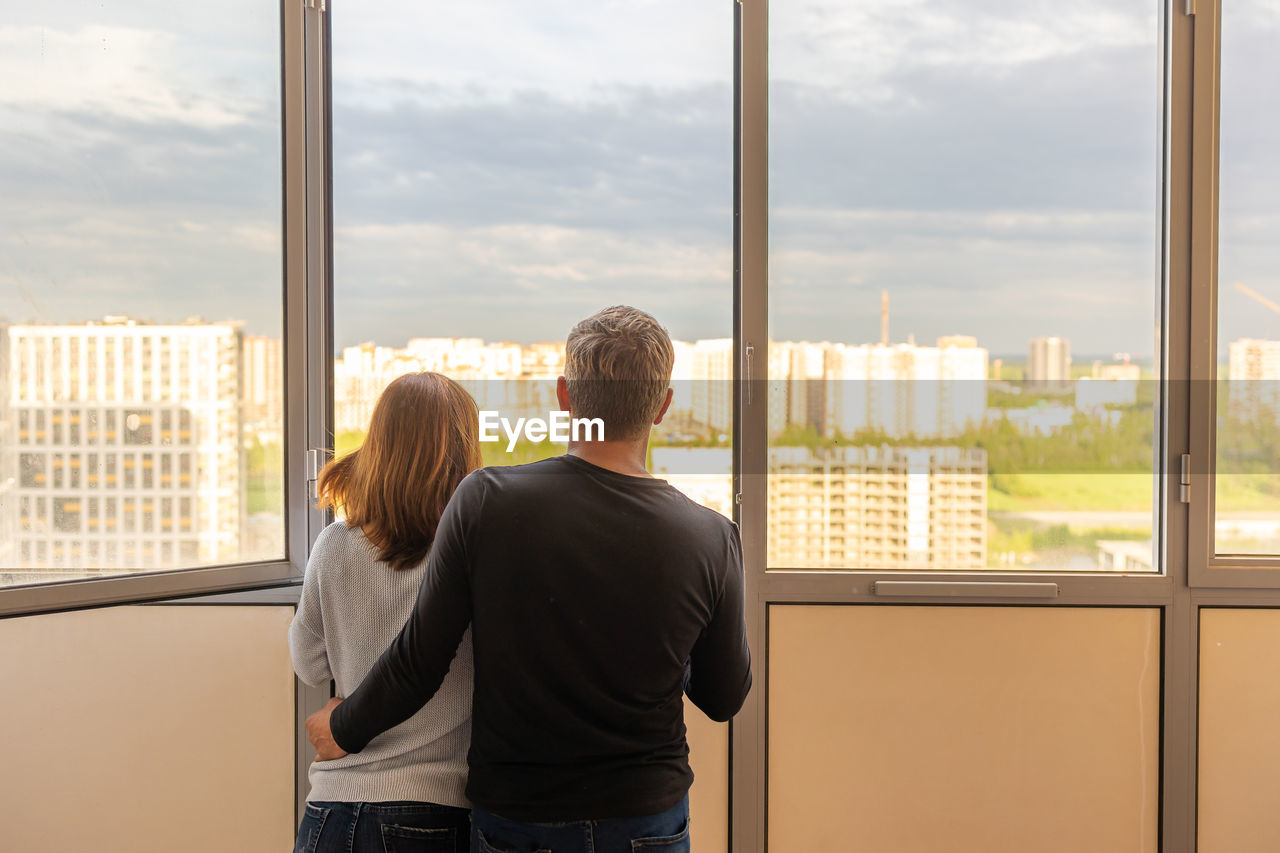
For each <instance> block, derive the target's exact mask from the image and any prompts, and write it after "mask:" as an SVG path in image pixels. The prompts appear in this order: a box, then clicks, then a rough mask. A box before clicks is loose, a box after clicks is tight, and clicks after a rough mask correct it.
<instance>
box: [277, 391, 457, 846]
mask: <svg viewBox="0 0 1280 853" xmlns="http://www.w3.org/2000/svg"><path fill="white" fill-rule="evenodd" d="M478 420H479V418H478V415H477V412H476V404H475V401H473V400H472V399H471V397H470V395H468V394H467V392H466V391H464V390H463V389H462V388H461V387H459V386H458V384H457V383H455V382H453V381H452V380H450V379H447V378H445V377H443V376H441V375H439V374H437V373H416V374H411V375H408V376H402V377H400V378H399V379H396V380H395V381H394V382H392V383H391V384H390V385H388V386H387V388H386V390H385V391H383V392H382V396H381V397H380V398H379V399H378V404H377V406H375V407H374V410H373V418H372V420H371V422H370V424H369V433H368V435H367V436H366V437H365V440H364V444H363V445H362V446H361V447H360V448H359V449H358V450H356V451H354V452H352V453H350V454H348V455H346V456H344V457H343V458H341V459H338V460H335V461H333V462H330V463H329V464H328V465H327V466H326V467H325V469H324V470H323V471H322V472H321V473H320V485H319V495H320V507H321V508H325V507H333V508H334V509H335V511H337V512H338V513H339V515H340V516H341V520H339V521H337V522H335V523H334V524H331V525H329V526H328V527H327V528H325V530H324V531H323V532H322V533H321V534H320V537H319V538H318V539H317V540H316V544H315V547H314V549H313V550H312V552H311V558H310V560H308V561H307V571H306V577H305V579H304V580H303V582H302V600H301V601H300V602H299V604H298V613H297V615H296V616H295V617H294V619H293V624H292V625H291V626H290V628H289V648H290V651H291V653H292V655H293V668H294V669H295V670H296V671H297V673H298V677H299V678H300V679H302V680H303V681H304V682H306V683H307V684H311V685H316V686H319V685H322V684H325V683H326V682H328V681H329V679H331V678H332V679H333V680H334V681H336V682H337V695H339V696H346V695H349V694H350V693H351V691H353V690H355V688H356V687H357V686H358V685H359V684H360V681H361V680H362V679H363V678H364V677H365V675H366V674H367V673H368V672H369V670H370V669H371V668H372V666H373V664H374V662H375V661H377V659H378V657H379V655H381V654H382V652H383V650H384V649H386V648H387V646H389V645H390V644H391V641H392V640H393V639H394V638H395V636H396V634H397V633H399V631H400V628H401V626H402V625H404V623H405V620H406V619H407V618H408V616H409V611H410V610H411V609H412V607H413V603H414V600H415V599H416V597H417V593H418V586H419V584H420V582H421V580H422V574H423V571H424V569H425V567H426V556H427V551H428V550H429V549H430V547H431V540H432V539H433V537H434V536H435V532H436V525H437V524H438V523H439V521H440V514H441V512H443V510H444V507H445V504H446V503H447V502H448V501H449V497H450V495H452V494H453V490H454V489H455V488H456V487H457V485H458V483H459V482H460V481H461V480H462V478H463V477H465V476H466V475H467V474H468V473H470V472H471V471H472V470H474V469H476V468H478V467H480V444H479V435H478ZM471 675H472V670H471V633H470V631H468V632H467V634H466V635H465V636H464V637H463V639H462V644H461V645H460V646H459V647H458V653H457V656H456V657H455V658H454V659H453V664H452V666H451V667H450V670H449V675H448V677H447V678H446V679H445V681H444V684H443V685H442V686H441V688H440V691H439V692H438V693H437V694H436V695H435V697H434V698H432V700H431V701H430V702H428V703H427V704H426V706H425V707H423V708H422V710H420V711H419V712H418V713H417V714H415V715H414V716H413V717H411V718H410V719H409V720H407V721H406V722H404V723H403V724H401V725H399V726H397V727H395V728H394V729H392V730H391V731H389V732H387V733H386V734H384V735H383V736H381V737H379V738H377V739H376V740H375V741H374V742H373V743H371V744H370V745H369V746H368V748H366V749H365V750H363V751H362V752H360V753H359V754H358V755H348V756H346V757H344V758H341V759H339V760H337V761H324V762H316V763H313V764H312V765H311V771H310V778H311V794H310V796H309V797H308V798H307V807H306V814H305V816H304V817H303V819H302V823H301V825H300V826H299V827H298V841H297V845H296V847H295V848H294V849H295V851H296V853H337V851H341V853H361V852H362V851H377V853H395V851H405V852H406V853H407V851H432V853H434V851H441V853H445V851H447V852H448V853H455V851H459V852H460V851H464V850H466V849H467V845H468V839H469V836H470V812H469V811H468V807H469V803H468V802H467V800H466V798H465V797H464V796H463V789H464V787H465V786H466V781H467V748H468V746H469V744H470V741H471Z"/></svg>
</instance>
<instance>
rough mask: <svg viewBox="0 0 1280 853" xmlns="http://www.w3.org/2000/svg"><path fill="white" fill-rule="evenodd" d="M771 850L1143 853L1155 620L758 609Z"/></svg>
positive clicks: (1004, 612)
mask: <svg viewBox="0 0 1280 853" xmlns="http://www.w3.org/2000/svg"><path fill="white" fill-rule="evenodd" d="M769 653H770V657H769V708H768V713H769V718H768V719H769V777H768V791H769V794H768V796H769V805H768V808H769V812H768V819H769V849H770V851H772V853H789V851H799V850H804V851H844V850H857V851H859V853H904V851H913V852H914V851H920V852H921V853H928V852H929V851H947V853H968V851H973V853H1028V851H1035V853H1058V851H1061V853H1080V851H1086V850H1087V851H1089V853H1146V852H1147V851H1149V853H1154V851H1155V850H1156V834H1157V820H1158V807H1157V803H1158V799H1157V794H1158V775H1159V774H1158V758H1159V752H1160V742H1159V732H1160V719H1159V714H1160V694H1159V688H1160V677H1159V676H1160V662H1159V661H1160V657H1159V655H1160V617H1159V611H1157V610H1154V609H1119V608H1097V609H1085V608H1057V607H1053V608H1046V607H1041V608H1032V607H923V606H911V607H897V606H854V607H838V606H773V607H771V608H770V611H769Z"/></svg>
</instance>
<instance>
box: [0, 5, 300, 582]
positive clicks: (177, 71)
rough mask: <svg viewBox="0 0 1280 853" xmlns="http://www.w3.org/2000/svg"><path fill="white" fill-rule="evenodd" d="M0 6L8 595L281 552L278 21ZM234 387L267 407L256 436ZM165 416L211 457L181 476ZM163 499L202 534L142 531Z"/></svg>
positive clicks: (276, 15) (1, 342)
mask: <svg viewBox="0 0 1280 853" xmlns="http://www.w3.org/2000/svg"><path fill="white" fill-rule="evenodd" d="M8 12H9V14H8V15H7V16H6V21H5V28H4V31H3V33H0V42H3V50H0V57H3V58H2V59H0V67H2V68H3V71H4V73H3V75H0V150H3V151H4V152H5V153H4V162H5V166H6V168H5V170H4V172H3V174H2V175H0V196H3V197H4V198H5V201H6V204H5V205H4V206H3V208H2V209H0V254H3V256H4V257H5V258H6V262H5V265H6V272H5V273H4V278H5V285H4V286H3V287H0V318H4V319H3V320H2V321H0V353H3V355H0V400H3V401H4V403H3V404H0V407H8V406H9V405H10V403H11V401H12V411H10V410H9V408H0V533H4V534H5V535H4V536H3V537H0V538H3V539H4V540H6V541H5V542H4V544H3V545H0V586H20V585H26V584H35V583H41V582H45V581H51V580H68V579H78V578H84V577H94V576H103V575H112V574H121V573H125V572H131V571H135V570H137V569H140V568H144V567H148V568H155V569H174V568H179V567H186V566H215V565H221V564H229V563H238V562H247V561H250V560H271V559H276V560H278V559H281V558H283V557H284V555H285V548H284V540H283V530H284V525H283V506H282V504H283V500H282V494H283V487H282V485H281V483H280V480H279V478H278V477H277V478H276V479H275V480H271V481H270V485H269V486H265V485H263V484H264V483H266V482H268V480H269V478H268V474H267V469H268V468H271V467H272V466H274V468H275V470H276V471H277V472H278V470H279V468H280V462H279V458H280V456H281V453H282V449H281V448H282V445H281V442H282V433H283V414H282V412H281V409H280V405H279V401H280V398H281V387H282V377H283V373H282V363H281V361H280V359H279V341H280V339H281V338H282V336H283V314H282V308H281V304H282V300H281V299H280V298H275V299H271V298H264V294H269V293H270V292H271V291H272V290H277V292H280V290H281V289H282V287H283V283H282V279H281V269H282V266H283V264H282V232H281V227H280V222H281V205H282V191H281V177H282V172H281V137H282V133H281V87H280V81H281V30H280V14H281V12H280V7H279V6H278V5H275V6H273V5H272V4H263V3H257V2H249V0H232V2H231V4H230V5H225V4H224V5H219V6H217V7H212V6H207V5H206V6H202V5H199V4H154V3H145V4H144V3H124V4H107V5H106V6H103V5H102V4H99V3H88V2H71V3H62V4H55V5H52V6H50V5H48V4H43V5H40V4H37V5H32V6H29V7H24V8H22V9H18V8H16V7H15V8H13V9H10V10H8ZM250 336H258V337H260V338H263V339H266V340H268V341H270V342H274V357H275V361H274V362H273V366H272V367H271V368H270V369H262V368H261V365H260V363H259V359H260V358H263V357H267V356H264V355H262V353H263V352H266V353H268V354H270V353H271V352H272V345H271V343H267V344H265V345H263V346H262V347H259V348H256V349H253V348H249V347H248V346H246V341H247V340H248V339H249V337H250ZM175 367H176V368H177V370H176V371H175V370H174V368H175ZM184 371H185V372H189V373H190V375H191V376H192V377H194V378H195V379H197V380H198V381H196V382H192V383H189V384H183V383H181V382H179V381H178V377H179V376H181V375H182V373H183V372H184ZM242 374H243V375H244V376H246V377H252V382H251V383H249V384H250V385H251V386H252V387H251V388H250V387H245V388H242V387H241V386H240V384H239V377H240V376H241V375H242ZM214 378H216V379H217V380H218V381H216V382H215V381H205V380H209V379H214ZM249 391H252V392H253V393H256V394H258V395H260V397H261V398H262V399H263V400H269V401H274V402H275V403H276V407H275V408H274V409H271V410H269V411H267V412H265V413H263V414H261V415H259V416H256V419H254V420H250V419H249V418H248V417H247V416H246V415H245V413H244V412H245V409H244V405H243V404H244V399H245V394H246V393H248V392H249ZM162 401H172V404H170V403H169V402H162ZM170 405H172V406H175V407H182V411H183V414H182V415H178V414H177V413H176V409H175V408H166V407H168V406H170ZM175 417H185V418H187V420H188V426H187V427H186V428H185V429H186V430H187V432H188V434H189V436H190V434H195V433H198V434H199V435H200V436H202V437H203V441H204V442H205V444H204V445H203V447H204V448H205V449H207V451H208V452H207V454H206V455H205V456H203V457H202V460H204V462H207V464H201V465H199V466H197V469H196V470H193V471H190V476H189V478H188V480H187V481H186V482H179V479H180V478H178V479H175V478H172V477H169V478H166V477H165V476H163V472H162V474H161V476H159V477H157V476H156V473H157V472H156V471H155V470H154V468H155V453H154V451H155V449H156V448H157V447H159V446H160V445H162V444H169V443H174V444H178V445H184V446H188V447H191V446H193V440H192V439H191V438H190V437H189V436H188V438H187V439H186V440H185V441H184V440H183V439H180V438H178V437H170V436H167V435H165V434H164V431H163V430H161V423H168V422H170V420H171V419H173V418H175ZM15 424H16V426H17V430H16V434H15V431H14V429H13V427H14V425H15ZM121 446H123V447H125V448H128V449H129V450H130V452H128V453H124V454H121V453H120V450H119V448H120V447H121ZM19 447H20V448H21V455H20V458H19V453H18V448H19ZM86 461H87V464H86ZM10 470H13V471H15V474H16V476H13V477H12V478H6V477H5V476H3V475H4V474H5V472H6V471H10ZM84 489H92V490H94V494H96V495H100V496H102V497H103V498H105V499H106V500H105V502H100V501H98V500H97V499H95V500H94V501H93V502H89V501H88V499H87V495H82V494H81V490H84ZM68 490H71V491H68ZM143 490H147V494H146V495H145V496H144V495H143ZM250 494H253V495H255V500H254V501H250V500H249V497H248V496H249V495H250ZM228 495H230V496H231V498H230V500H229V502H228V498H227V496H228ZM174 500H186V501H190V502H191V503H192V504H193V505H194V506H195V507H198V508H199V509H198V510H193V511H192V512H191V513H189V514H188V517H189V518H193V519H198V523H200V524H203V525H204V526H203V528H202V529H199V530H188V531H187V532H186V533H185V534H182V535H183V536H184V537H185V538H182V539H181V546H180V547H174V545H175V543H177V542H178V539H177V537H179V531H178V530H177V529H176V528H177V527H178V526H179V525H172V527H173V528H175V529H159V530H157V531H156V532H155V534H154V535H147V536H143V535H141V533H142V531H143V529H144V528H143V526H142V525H140V524H138V523H137V513H138V512H139V511H140V509H141V507H142V506H144V505H151V504H152V503H153V502H155V501H164V502H166V505H167V503H169V502H172V501H174ZM117 501H118V502H119V503H120V504H122V505H123V506H124V507H126V510H125V513H124V523H122V524H117V521H118V519H117V518H116V517H115V516H114V514H112V513H111V512H110V511H109V510H106V509H105V508H106V507H113V506H116V505H117ZM250 503H253V505H254V513H253V518H250V512H249V509H248V506H249V504H250ZM215 507H217V509H215ZM20 508H21V510H20ZM19 512H21V514H22V516H23V519H24V520H23V522H22V523H21V524H20V525H18V524H17V523H16V518H14V516H16V515H17V514H18V513H19ZM262 516H267V517H269V518H270V519H271V521H270V522H268V523H259V522H260V519H261V517H262ZM251 525H253V529H254V530H255V531H256V530H259V529H260V530H261V533H262V535H258V536H256V537H255V541H253V542H252V543H250V542H249V541H248V540H247V536H246V533H245V531H246V530H248V529H249V528H250V526H251ZM10 530H12V531H14V536H16V541H15V542H12V543H11V542H10V541H9V540H10V538H11V537H10V536H9V535H8V531H10ZM90 534H91V535H92V536H94V537H105V538H106V539H107V541H108V547H105V548H97V547H94V548H89V547H87V546H86V545H85V543H84V542H83V541H82V537H84V536H88V535H90ZM196 543H198V552H196V553H194V554H193V553H192V552H191V550H190V547H189V546H190V545H192V544H196ZM147 555H151V556H147ZM165 555H169V556H168V557H166V556H165ZM176 555H183V556H181V557H179V556H176ZM55 570H56V571H55Z"/></svg>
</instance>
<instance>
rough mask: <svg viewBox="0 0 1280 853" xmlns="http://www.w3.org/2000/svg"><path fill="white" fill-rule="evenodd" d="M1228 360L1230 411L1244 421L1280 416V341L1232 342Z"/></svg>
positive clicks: (1227, 389) (1248, 340) (1228, 407)
mask: <svg viewBox="0 0 1280 853" xmlns="http://www.w3.org/2000/svg"><path fill="white" fill-rule="evenodd" d="M1227 359H1228V361H1227V379H1228V382H1227V387H1226V391H1227V399H1228V403H1227V410H1228V411H1229V412H1230V413H1231V414H1232V415H1233V416H1235V417H1240V418H1252V417H1255V416H1256V415H1258V414H1260V413H1261V412H1263V411H1266V412H1268V413H1270V414H1272V415H1275V414H1276V413H1280V341H1265V340H1259V339H1257V338H1242V339H1240V340H1238V341H1232V342H1231V345H1230V346H1229V347H1228V349H1227Z"/></svg>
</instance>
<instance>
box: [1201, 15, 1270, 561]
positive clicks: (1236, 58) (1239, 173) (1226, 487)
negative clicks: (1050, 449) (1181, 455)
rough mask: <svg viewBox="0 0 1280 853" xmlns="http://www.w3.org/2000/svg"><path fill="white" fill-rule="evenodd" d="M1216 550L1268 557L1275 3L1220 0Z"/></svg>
mask: <svg viewBox="0 0 1280 853" xmlns="http://www.w3.org/2000/svg"><path fill="white" fill-rule="evenodd" d="M1221 15H1222V19H1221V20H1222V23H1221V26H1222V53H1221V57H1222V59H1221V63H1222V65H1221V91H1220V94H1219V109H1220V113H1221V118H1220V122H1221V123H1220V131H1219V132H1220V144H1219V172H1218V180H1219V185H1218V313H1217V317H1218V328H1217V339H1218V353H1217V372H1218V378H1219V380H1220V381H1219V382H1218V384H1217V388H1218V402H1217V430H1216V439H1217V440H1216V445H1217V446H1216V456H1217V459H1216V463H1217V464H1216V478H1215V495H1214V508H1215V515H1214V530H1215V534H1216V535H1215V551H1216V552H1217V553H1218V554H1223V555H1228V554H1243V555H1258V554H1280V476H1277V474H1278V472H1277V461H1276V460H1278V459H1280V242H1278V241H1277V239H1276V234H1277V226H1280V203H1278V202H1277V194H1278V193H1280V163H1278V162H1277V160H1276V157H1275V151H1276V150H1278V149H1280V123H1277V121H1276V118H1275V117H1276V116H1277V115H1280V84H1277V80H1280V57H1278V56H1277V54H1276V50H1275V46H1276V43H1277V40H1280V6H1277V4H1276V3H1275V2H1274V0H1231V2H1224V3H1223V4H1222V12H1221Z"/></svg>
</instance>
